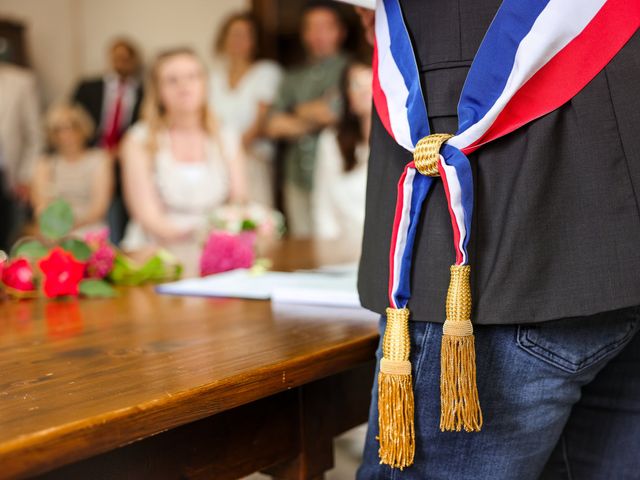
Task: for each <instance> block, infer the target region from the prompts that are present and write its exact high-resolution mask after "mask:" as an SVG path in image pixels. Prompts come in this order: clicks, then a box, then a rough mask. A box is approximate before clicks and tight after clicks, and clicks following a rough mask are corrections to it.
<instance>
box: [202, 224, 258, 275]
mask: <svg viewBox="0 0 640 480" xmlns="http://www.w3.org/2000/svg"><path fill="white" fill-rule="evenodd" d="M255 239H256V236H255V233H254V232H243V233H239V234H232V233H226V232H221V231H213V232H212V233H211V235H209V238H208V239H207V242H206V244H205V246H204V250H203V252H202V257H201V258H200V274H201V275H203V276H204V275H211V274H214V273H220V272H226V271H229V270H235V269H236V268H250V267H251V266H252V265H253V262H254V260H255V251H254V244H255Z"/></svg>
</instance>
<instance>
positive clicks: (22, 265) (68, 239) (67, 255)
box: [0, 200, 182, 298]
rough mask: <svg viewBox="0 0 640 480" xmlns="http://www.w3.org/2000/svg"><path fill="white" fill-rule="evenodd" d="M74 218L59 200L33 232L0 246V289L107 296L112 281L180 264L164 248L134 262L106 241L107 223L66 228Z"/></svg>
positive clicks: (152, 275)
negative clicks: (80, 230) (77, 231)
mask: <svg viewBox="0 0 640 480" xmlns="http://www.w3.org/2000/svg"><path fill="white" fill-rule="evenodd" d="M73 226H74V218H73V212H72V210H71V207H70V206H69V204H68V203H66V202H65V201H63V200H57V201H54V202H52V203H51V205H49V206H48V207H47V208H46V209H45V210H44V211H43V212H42V214H41V215H40V216H39V217H38V230H39V232H38V234H37V235H35V236H31V237H25V238H22V239H20V240H18V241H17V242H16V244H15V245H14V246H13V248H12V249H11V253H10V255H9V256H7V255H6V254H4V252H0V289H2V290H4V292H5V293H7V294H9V295H10V296H12V297H17V298H35V297H38V296H41V295H44V296H46V297H48V298H57V297H69V296H71V297H77V296H79V295H81V296H85V297H112V296H114V295H115V294H116V291H115V289H114V288H113V286H114V285H141V284H143V283H147V282H161V281H169V280H174V279H177V278H179V277H180V274H181V271H182V268H181V266H180V264H179V263H178V262H177V261H176V259H175V258H173V257H171V255H170V254H168V253H167V252H164V251H158V252H156V253H155V254H154V255H153V256H152V257H151V258H149V259H147V260H146V261H145V262H144V263H142V264H138V263H136V262H135V261H134V260H132V259H131V258H129V257H127V256H126V255H125V254H124V253H122V252H121V251H119V250H118V249H117V248H116V247H114V246H113V245H112V244H111V243H109V239H108V237H109V231H108V229H107V228H105V229H103V230H100V231H95V232H90V233H87V234H85V235H84V236H83V237H79V236H76V235H73V234H72V230H73Z"/></svg>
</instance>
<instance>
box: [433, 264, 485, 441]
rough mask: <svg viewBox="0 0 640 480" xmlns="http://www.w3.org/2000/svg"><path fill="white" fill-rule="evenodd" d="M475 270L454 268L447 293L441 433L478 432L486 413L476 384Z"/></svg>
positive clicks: (442, 362)
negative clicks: (473, 294) (472, 302)
mask: <svg viewBox="0 0 640 480" xmlns="http://www.w3.org/2000/svg"><path fill="white" fill-rule="evenodd" d="M470 273H471V267H470V266H469V265H453V266H452V267H451V283H450V284H449V291H448V292H447V319H446V321H445V323H444V328H443V336H442V351H441V372H440V409H441V410H440V430H442V431H443V432H444V431H457V432H459V431H461V430H462V429H464V430H465V431H467V432H478V431H480V429H481V428H482V410H481V409H480V401H479V398H478V387H477V384H476V351H475V340H474V336H473V325H472V324H471V284H470V279H469V277H470Z"/></svg>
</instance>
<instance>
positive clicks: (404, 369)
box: [380, 358, 411, 375]
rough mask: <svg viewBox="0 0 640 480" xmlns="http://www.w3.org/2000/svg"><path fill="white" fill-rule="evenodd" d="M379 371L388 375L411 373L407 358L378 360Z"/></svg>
mask: <svg viewBox="0 0 640 480" xmlns="http://www.w3.org/2000/svg"><path fill="white" fill-rule="evenodd" d="M380 371H381V372H382V373H387V374H389V375H411V362H409V361H408V360H387V359H386V358H382V359H381V360H380Z"/></svg>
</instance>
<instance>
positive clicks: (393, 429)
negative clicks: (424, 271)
mask: <svg viewBox="0 0 640 480" xmlns="http://www.w3.org/2000/svg"><path fill="white" fill-rule="evenodd" d="M410 348H411V344H410V340H409V310H408V309H406V308H401V309H396V308H387V328H386V329H385V332H384V338H383V340H382V353H383V355H382V360H381V361H380V373H379V375H378V425H379V428H380V435H379V437H378V439H379V441H380V450H379V452H378V453H379V455H380V463H384V464H386V465H389V466H390V467H392V468H399V469H400V470H402V469H403V468H404V467H408V466H410V465H411V464H412V463H413V456H414V454H415V448H416V443H415V430H414V421H413V420H414V419H413V416H414V404H413V386H412V380H411V362H410V361H409V350H410Z"/></svg>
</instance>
